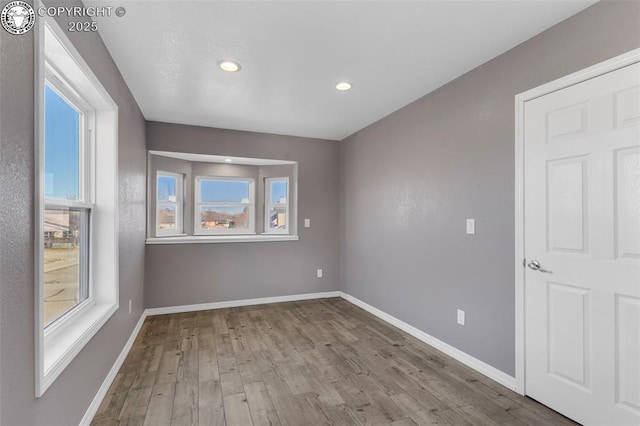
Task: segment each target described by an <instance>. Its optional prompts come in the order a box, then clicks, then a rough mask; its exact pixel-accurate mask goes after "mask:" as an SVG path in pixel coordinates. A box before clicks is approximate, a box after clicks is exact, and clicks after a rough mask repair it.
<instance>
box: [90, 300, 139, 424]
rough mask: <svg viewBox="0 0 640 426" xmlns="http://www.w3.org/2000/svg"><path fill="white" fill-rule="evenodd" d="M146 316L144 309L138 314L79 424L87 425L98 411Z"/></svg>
mask: <svg viewBox="0 0 640 426" xmlns="http://www.w3.org/2000/svg"><path fill="white" fill-rule="evenodd" d="M146 318H147V311H144V312H143V313H142V315H140V319H139V320H138V323H137V324H136V326H135V327H134V328H133V331H132V332H131V336H129V340H127V343H126V344H125V345H124V348H122V351H121V352H120V355H118V358H117V359H116V362H115V363H114V364H113V367H111V370H109V373H108V374H107V377H106V378H105V379H104V382H102V385H101V386H100V389H98V392H97V393H96V396H94V397H93V401H91V404H90V405H89V408H87V411H86V412H85V413H84V417H82V420H80V426H85V425H86V426H88V425H89V424H91V421H92V420H93V417H94V416H95V415H96V413H97V412H98V408H100V404H102V400H103V399H104V397H105V396H107V392H108V391H109V387H110V386H111V383H113V380H114V379H115V378H116V374H118V371H119V370H120V367H122V364H123V363H124V360H125V359H126V358H127V355H128V354H129V351H130V350H131V347H132V346H133V342H135V340H136V337H138V333H140V329H141V328H142V324H144V320H145V319H146Z"/></svg>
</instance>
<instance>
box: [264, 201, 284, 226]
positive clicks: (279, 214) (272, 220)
mask: <svg viewBox="0 0 640 426" xmlns="http://www.w3.org/2000/svg"><path fill="white" fill-rule="evenodd" d="M268 214H269V228H270V229H272V230H273V229H286V228H287V207H286V205H283V204H275V205H270V206H269V213H268Z"/></svg>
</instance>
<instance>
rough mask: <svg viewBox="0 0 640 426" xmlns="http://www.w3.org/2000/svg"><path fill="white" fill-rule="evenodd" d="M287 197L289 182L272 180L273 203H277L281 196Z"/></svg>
mask: <svg viewBox="0 0 640 426" xmlns="http://www.w3.org/2000/svg"><path fill="white" fill-rule="evenodd" d="M286 197H287V182H284V181H275V182H271V203H272V204H277V203H278V201H279V200H280V199H281V198H285V201H286Z"/></svg>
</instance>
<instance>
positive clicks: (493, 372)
mask: <svg viewBox="0 0 640 426" xmlns="http://www.w3.org/2000/svg"><path fill="white" fill-rule="evenodd" d="M330 297H342V298H343V299H345V300H346V301H348V302H350V303H352V304H354V305H356V306H358V307H360V308H362V309H364V310H365V311H367V312H369V313H371V314H373V315H375V316H377V317H378V318H380V319H381V320H383V321H385V322H387V323H389V324H391V325H393V326H395V327H397V328H399V329H400V330H402V331H404V332H406V333H408V334H410V335H412V336H413V337H415V338H416V339H418V340H421V341H423V342H424V343H426V344H428V345H430V346H433V347H434V348H436V349H438V350H439V351H441V352H444V353H445V354H447V355H449V356H450V357H451V358H453V359H455V360H457V361H460V362H461V363H463V364H465V365H466V366H468V367H470V368H472V369H474V370H476V371H477V372H479V373H481V374H484V375H485V376H487V377H488V378H490V379H491V380H494V381H496V382H498V383H500V384H501V385H503V386H505V387H506V388H509V389H511V390H513V391H515V388H516V379H515V377H511V376H509V375H508V374H506V373H504V372H502V371H500V370H498V369H497V368H495V367H492V366H490V365H489V364H487V363H485V362H483V361H480V360H479V359H477V358H474V357H472V356H471V355H469V354H467V353H465V352H462V351H461V350H459V349H456V348H454V347H453V346H451V345H449V344H447V343H445V342H443V341H442V340H440V339H437V338H435V337H433V336H431V335H429V334H427V333H425V332H424V331H422V330H419V329H417V328H415V327H414V326H412V325H410V324H407V323H406V322H404V321H402V320H399V319H398V318H396V317H394V316H392V315H389V314H387V313H386V312H383V311H381V310H380V309H378V308H375V307H373V306H371V305H369V304H368V303H365V302H363V301H362V300H360V299H357V298H355V297H353V296H351V295H350V294H347V293H344V292H342V291H328V292H323V293H307V294H294V295H290V296H276V297H261V298H257V299H243V300H231V301H227V302H212V303H200V304H196V305H182V306H168V307H165V308H149V309H145V311H144V312H143V313H142V315H141V316H140V319H139V320H138V323H137V324H136V326H135V328H134V329H133V331H132V332H131V336H130V337H129V340H127V343H126V344H125V346H124V348H123V349H122V352H120V355H119V356H118V358H117V359H116V362H115V363H114V364H113V367H111V370H109V374H107V377H106V378H105V379H104V382H103V383H102V386H100V389H98V392H97V393H96V396H95V397H94V398H93V401H91V404H90V405H89V408H88V409H87V411H86V413H85V415H84V417H83V418H82V420H81V421H80V425H81V426H85V425H87V426H88V425H89V424H90V423H91V421H92V420H93V417H94V416H95V415H96V413H97V412H98V408H100V404H102V400H103V399H104V397H105V396H106V395H107V392H108V391H109V387H110V386H111V384H112V383H113V380H114V379H115V377H116V374H118V370H120V367H122V364H123V363H124V360H125V359H126V358H127V355H128V353H129V351H130V350H131V347H132V346H133V342H134V341H135V340H136V337H138V333H139V332H140V329H141V328H142V324H143V323H144V320H145V319H146V318H147V317H149V316H154V315H165V314H177V313H184V312H195V311H206V310H210V309H223V308H236V307H240V306H252V305H264V304H268V303H281V302H295V301H300V300H312V299H325V298H330Z"/></svg>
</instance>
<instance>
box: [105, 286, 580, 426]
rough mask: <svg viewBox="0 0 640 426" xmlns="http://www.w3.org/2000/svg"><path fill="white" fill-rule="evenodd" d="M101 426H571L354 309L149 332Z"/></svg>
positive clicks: (225, 315) (245, 317) (116, 386)
mask: <svg viewBox="0 0 640 426" xmlns="http://www.w3.org/2000/svg"><path fill="white" fill-rule="evenodd" d="M92 424H93V425H96V426H104V425H130V426H133V425H152V426H161V425H225V424H226V425H241V426H246V425H324V424H335V425H361V424H362V425H364V424H392V425H416V424H418V425H432V424H433V425H436V424H442V425H446V424H451V425H474V426H475V425H497V424H499V425H554V426H556V425H568V424H574V423H572V422H571V421H569V420H568V419H566V418H565V417H563V416H561V415H559V414H558V413H556V412H554V411H552V410H550V409H548V408H546V407H545V406H543V405H541V404H538V403H537V402H535V401H533V400H531V399H529V398H524V397H521V396H520V395H518V394H516V393H514V392H511V391H510V390H508V389H507V388H505V387H503V386H501V385H499V384H497V383H495V382H493V381H492V380H490V379H488V378H486V377H485V376H483V375H481V374H479V373H477V372H475V371H474V370H471V369H470V368H468V367H466V366H464V365H463V364H461V363H459V362H457V361H455V360H453V359H452V358H450V357H448V356H447V355H445V354H443V353H441V352H439V351H437V350H435V349H433V348H432V347H430V346H428V345H426V344H424V343H422V342H420V341H419V340H417V339H415V338H413V337H412V336H410V335H408V334H406V333H404V332H402V331H400V330H398V329H396V328H394V327H392V326H390V325H388V324H386V323H385V322H383V321H381V320H379V319H378V318H376V317H374V316H373V315H371V314H369V313H368V312H365V311H363V310H362V309H360V308H358V307H356V306H354V305H352V304H350V303H349V302H347V301H345V300H343V299H339V298H337V299H321V300H312V301H304V302H287V303H278V304H270V305H259V306H250V307H242V308H230V309H219V310H212V311H200V312H192V313H184V314H172V315H159V316H154V317H149V318H147V320H146V321H145V323H144V325H143V327H142V330H141V332H140V334H139V335H138V338H137V340H136V342H135V344H134V345H133V348H132V350H131V351H130V353H129V355H128V357H127V359H126V360H125V362H124V364H123V366H122V368H121V369H120V372H119V373H118V375H117V376H116V378H115V380H114V382H113V384H112V385H111V388H110V389H109V392H108V394H107V396H106V397H105V399H104V401H103V402H102V405H101V406H100V409H99V410H98V413H97V414H96V416H95V418H94V420H93V422H92Z"/></svg>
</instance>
